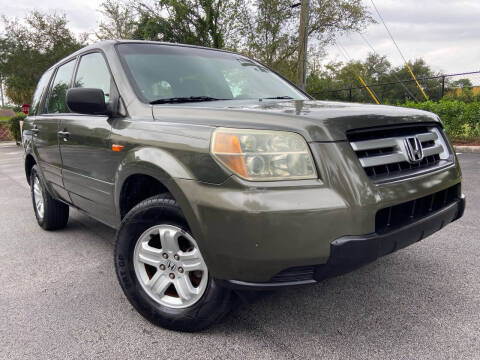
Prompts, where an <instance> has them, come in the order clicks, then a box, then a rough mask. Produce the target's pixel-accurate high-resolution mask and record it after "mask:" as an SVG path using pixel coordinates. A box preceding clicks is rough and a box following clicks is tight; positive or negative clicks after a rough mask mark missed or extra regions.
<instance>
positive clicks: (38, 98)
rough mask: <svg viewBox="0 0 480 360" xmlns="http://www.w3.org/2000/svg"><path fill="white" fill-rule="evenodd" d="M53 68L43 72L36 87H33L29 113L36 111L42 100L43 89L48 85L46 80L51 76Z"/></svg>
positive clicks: (33, 113)
mask: <svg viewBox="0 0 480 360" xmlns="http://www.w3.org/2000/svg"><path fill="white" fill-rule="evenodd" d="M52 72H53V70H48V71H47V72H45V73H44V74H43V75H42V77H41V78H40V81H39V82H38V84H37V88H36V89H35V93H34V94H33V99H32V103H31V110H30V113H31V114H32V115H35V114H36V113H37V110H38V108H39V107H40V103H41V100H42V95H43V93H44V92H45V89H46V88H47V86H48V82H49V81H50V78H51V76H52Z"/></svg>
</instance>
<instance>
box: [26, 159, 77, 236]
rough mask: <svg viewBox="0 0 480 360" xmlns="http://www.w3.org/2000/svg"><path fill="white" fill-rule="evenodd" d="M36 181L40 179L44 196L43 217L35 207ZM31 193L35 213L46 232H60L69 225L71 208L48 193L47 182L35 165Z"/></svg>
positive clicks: (31, 179)
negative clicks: (59, 230)
mask: <svg viewBox="0 0 480 360" xmlns="http://www.w3.org/2000/svg"><path fill="white" fill-rule="evenodd" d="M35 179H38V181H39V184H40V189H41V192H42V194H43V204H44V210H43V216H41V215H40V214H39V212H38V210H37V207H36V205H35V196H34V184H35ZM30 191H31V195H32V203H33V211H34V212H35V217H36V218H37V222H38V225H40V226H41V227H42V228H43V229H44V230H58V229H62V228H64V227H65V226H66V225H67V223H68V216H69V210H70V208H69V206H68V205H66V204H64V203H62V202H60V201H58V200H55V199H54V198H53V197H52V196H51V195H50V193H49V192H48V190H47V188H46V186H45V182H44V181H43V179H42V177H41V176H40V174H39V172H38V167H37V165H34V166H33V168H32V171H31V173H30Z"/></svg>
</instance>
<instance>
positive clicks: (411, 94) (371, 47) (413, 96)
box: [358, 33, 418, 101]
mask: <svg viewBox="0 0 480 360" xmlns="http://www.w3.org/2000/svg"><path fill="white" fill-rule="evenodd" d="M358 34H359V35H360V37H361V38H362V39H363V41H365V43H366V44H367V46H368V47H370V49H371V50H372V51H373V53H374V54H376V55H379V54H378V53H377V52H376V51H375V49H374V48H373V46H372V44H370V42H369V41H368V40H367V38H366V37H365V36H364V35H363V34H362V33H358ZM379 56H380V55H379ZM392 75H393V77H394V78H395V80H397V81H398V82H399V83H400V84H401V85H402V87H403V88H404V89H405V91H406V92H407V93H408V95H410V96H411V97H412V98H413V99H415V101H418V100H417V97H416V96H415V95H413V93H412V92H411V91H410V90H409V89H408V87H406V86H405V84H404V83H403V82H401V81H400V79H399V78H398V76H397V74H395V72H392Z"/></svg>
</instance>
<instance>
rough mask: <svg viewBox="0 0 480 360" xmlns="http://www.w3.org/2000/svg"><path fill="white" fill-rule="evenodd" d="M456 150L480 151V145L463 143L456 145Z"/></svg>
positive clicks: (464, 151)
mask: <svg viewBox="0 0 480 360" xmlns="http://www.w3.org/2000/svg"><path fill="white" fill-rule="evenodd" d="M454 148H455V151H456V152H463V153H480V146H463V145H455V146H454Z"/></svg>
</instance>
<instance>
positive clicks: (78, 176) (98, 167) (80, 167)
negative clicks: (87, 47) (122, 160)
mask: <svg viewBox="0 0 480 360" xmlns="http://www.w3.org/2000/svg"><path fill="white" fill-rule="evenodd" d="M111 82H112V81H111V75H110V72H109V69H108V67H107V65H106V62H105V59H104V57H103V55H102V54H101V53H98V52H94V53H88V54H86V55H83V56H81V57H80V60H79V64H78V68H77V72H76V75H75V79H74V81H73V87H86V88H99V89H102V90H103V91H104V93H105V100H106V102H108V100H109V95H110V86H111ZM59 129H60V153H61V156H62V162H63V169H62V174H63V182H64V184H65V188H66V189H67V191H68V193H69V195H70V198H71V199H72V202H73V204H74V205H75V206H77V207H78V208H80V209H82V210H84V211H86V212H88V213H89V214H90V215H91V216H93V217H95V218H97V219H98V220H100V221H103V222H105V223H107V224H108V225H113V226H114V225H115V224H116V216H115V212H114V211H113V209H114V208H115V207H114V200H113V199H114V193H113V190H114V176H115V170H116V166H117V162H116V161H114V155H115V154H114V153H113V151H112V144H111V140H110V134H111V125H110V119H109V117H108V116H105V115H82V114H72V113H71V114H68V115H65V116H62V118H61V121H60V124H59Z"/></svg>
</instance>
